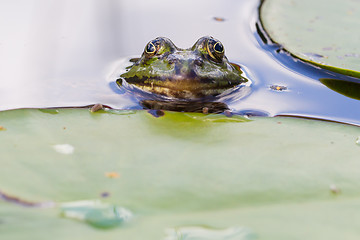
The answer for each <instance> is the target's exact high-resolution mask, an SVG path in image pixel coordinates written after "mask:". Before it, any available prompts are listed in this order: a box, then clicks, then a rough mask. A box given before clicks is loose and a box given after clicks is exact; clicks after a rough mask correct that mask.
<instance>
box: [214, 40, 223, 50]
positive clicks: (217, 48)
mask: <svg viewBox="0 0 360 240" xmlns="http://www.w3.org/2000/svg"><path fill="white" fill-rule="evenodd" d="M214 49H215V51H217V52H220V53H222V52H223V51H224V47H223V45H222V44H221V43H220V42H217V43H215V46H214Z"/></svg>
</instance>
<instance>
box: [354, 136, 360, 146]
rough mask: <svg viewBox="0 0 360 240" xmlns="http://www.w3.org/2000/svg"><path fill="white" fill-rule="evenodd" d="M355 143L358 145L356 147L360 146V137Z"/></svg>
mask: <svg viewBox="0 0 360 240" xmlns="http://www.w3.org/2000/svg"><path fill="white" fill-rule="evenodd" d="M355 143H356V145H358V146H360V136H359V137H357V138H356V141H355Z"/></svg>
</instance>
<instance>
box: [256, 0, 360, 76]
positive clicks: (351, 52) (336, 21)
mask: <svg viewBox="0 0 360 240" xmlns="http://www.w3.org/2000/svg"><path fill="white" fill-rule="evenodd" d="M359 11H360V5H359V3H358V2H357V1H352V0H334V1H326V0H317V1H311V0H295V1H287V0H265V1H264V2H263V5H262V7H261V11H260V15H261V20H262V22H263V25H264V28H265V30H266V31H267V32H268V34H269V35H270V37H271V38H272V39H273V40H274V41H275V42H277V43H279V44H281V45H283V46H284V48H285V49H287V50H288V51H290V52H291V53H292V54H294V55H295V56H297V57H299V58H301V59H303V60H306V61H309V62H311V63H314V64H316V65H318V66H320V67H323V68H326V69H329V70H332V71H337V72H340V73H343V74H347V75H351V76H355V77H360V48H359V42H360V35H359V31H358V23H359V21H360V14H359Z"/></svg>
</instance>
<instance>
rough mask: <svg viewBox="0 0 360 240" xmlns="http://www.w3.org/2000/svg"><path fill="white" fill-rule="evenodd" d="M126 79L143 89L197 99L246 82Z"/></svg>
mask: <svg viewBox="0 0 360 240" xmlns="http://www.w3.org/2000/svg"><path fill="white" fill-rule="evenodd" d="M124 80H125V81H126V82H127V83H128V84H130V85H132V86H134V87H136V88H139V89H141V90H143V91H146V92H151V93H156V94H159V95H162V96H167V97H173V98H180V99H196V98H203V97H209V96H212V97H215V96H218V95H220V94H222V93H223V92H225V91H227V90H229V89H232V88H235V87H237V86H239V85H240V84H241V83H243V82H245V80H243V81H239V80H236V81H230V80H223V81H217V82H216V81H214V80H213V79H209V78H195V79H186V78H185V79H184V78H181V79H175V80H174V79H160V78H146V79H140V78H137V77H130V78H126V79H124Z"/></svg>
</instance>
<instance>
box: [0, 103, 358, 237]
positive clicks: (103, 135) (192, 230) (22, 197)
mask: <svg viewBox="0 0 360 240" xmlns="http://www.w3.org/2000/svg"><path fill="white" fill-rule="evenodd" d="M0 125H1V126H3V127H4V128H6V131H1V132H0V151H1V158H0V164H1V168H0V192H1V194H0V213H1V214H0V230H1V231H0V236H1V238H3V239H29V238H31V239H39V240H41V239H48V238H49V236H50V234H51V238H52V239H66V238H67V239H115V238H116V239H119V238H121V239H135V240H136V239H169V238H170V239H171V237H172V238H174V237H176V236H177V235H176V234H180V235H181V234H188V235H187V236H188V238H185V239H213V238H212V237H213V236H212V235H211V233H212V231H215V232H214V234H218V236H220V239H219V240H222V239H229V236H231V237H232V238H230V239H254V238H255V239H277V240H278V239H311V238H315V239H327V240H328V239H341V238H344V239H357V238H358V236H359V228H358V224H357V223H358V222H359V221H360V217H359V216H360V210H359V209H360V206H359V199H360V194H359V191H358V189H359V182H360V161H359V156H358V155H359V153H360V146H359V145H358V144H357V141H358V140H357V139H358V137H359V136H360V128H358V127H354V126H349V125H343V124H336V123H329V122H320V121H313V120H305V119H294V118H252V119H250V120H249V119H247V118H243V117H239V116H233V117H231V118H229V117H226V116H224V115H211V114H210V115H204V114H189V113H174V112H165V114H164V116H161V117H154V116H153V115H151V114H149V113H148V112H146V111H101V112H96V113H91V112H90V111H89V110H87V109H57V111H56V113H55V112H53V111H50V112H48V111H39V110H36V109H23V110H12V111H6V112H0ZM89 200H92V201H95V203H97V204H92V203H94V202H92V201H91V202H90V203H91V204H80V205H79V204H78V203H79V202H78V201H80V203H89ZM68 202H75V205H74V204H72V205H69V204H66V203H68ZM24 203H27V204H24ZM51 203H52V204H51ZM114 209H115V210H114ZM121 209H125V210H127V211H129V212H131V213H132V216H133V217H132V218H130V220H129V221H124V219H125V217H124V215H123V214H119V213H121V211H120V210H121ZM71 218H74V219H76V220H79V221H74V220H72V219H71ZM169 229H170V230H172V231H171V232H169ZM229 229H230V230H231V229H233V230H234V229H237V230H238V232H231V231H230V230H229ZM239 229H240V230H241V231H240V230H239ZM244 229H246V231H243V230H244ZM304 229H306V231H304ZM229 231H230V232H229ZM231 233H234V234H233V235H231ZM174 234H175V235H174ZM199 234H202V235H199ZM209 234H210V235H209ZM229 234H230V235H229ZM236 234H239V235H238V236H237V235H236ZM197 236H198V237H197ZM191 237H192V238H191ZM196 237H197V238H196ZM199 237H200V238H199ZM236 237H237V238H236Z"/></svg>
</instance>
